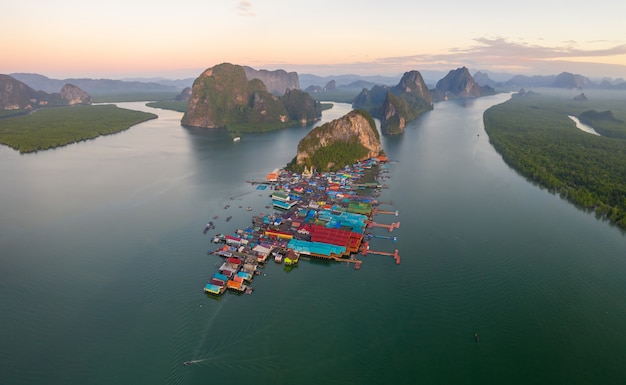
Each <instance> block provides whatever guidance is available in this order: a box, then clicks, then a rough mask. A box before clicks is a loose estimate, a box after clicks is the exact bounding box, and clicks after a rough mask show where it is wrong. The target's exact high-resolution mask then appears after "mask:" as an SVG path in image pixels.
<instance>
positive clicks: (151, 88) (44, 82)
mask: <svg viewBox="0 0 626 385" xmlns="http://www.w3.org/2000/svg"><path fill="white" fill-rule="evenodd" d="M10 76H12V77H13V78H15V79H17V80H19V81H21V82H23V83H25V84H27V85H28V86H29V87H31V88H33V89H35V90H38V91H44V92H48V93H51V92H58V91H59V90H60V89H61V88H62V87H63V86H64V85H65V84H68V83H69V84H73V85H75V86H76V87H79V88H80V89H82V90H83V91H85V92H87V93H89V94H90V95H92V96H93V95H111V94H131V93H159V92H162V93H166V92H167V93H178V92H180V91H181V90H182V88H179V87H177V86H174V85H165V84H160V83H154V82H139V81H124V80H113V79H86V78H81V79H72V78H70V79H50V78H48V77H46V76H43V75H39V74H29V73H14V74H10ZM189 84H191V82H190V83H189Z"/></svg>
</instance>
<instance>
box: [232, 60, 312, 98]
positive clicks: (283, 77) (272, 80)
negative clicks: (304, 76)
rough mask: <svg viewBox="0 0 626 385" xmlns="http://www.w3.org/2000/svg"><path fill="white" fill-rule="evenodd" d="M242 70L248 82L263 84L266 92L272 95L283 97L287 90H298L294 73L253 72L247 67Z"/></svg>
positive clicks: (298, 83) (298, 81) (297, 81)
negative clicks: (253, 80)
mask: <svg viewBox="0 0 626 385" xmlns="http://www.w3.org/2000/svg"><path fill="white" fill-rule="evenodd" d="M243 69H244V71H245V72H246V77H247V78H248V80H252V79H259V80H260V81H262V82H263V84H265V87H266V88H267V90H268V91H269V92H271V93H272V94H274V95H283V94H284V93H285V92H286V91H287V90H299V89H300V79H299V78H298V74H297V73H296V72H287V71H285V70H275V71H268V70H255V69H254V68H251V67H248V66H244V67H243Z"/></svg>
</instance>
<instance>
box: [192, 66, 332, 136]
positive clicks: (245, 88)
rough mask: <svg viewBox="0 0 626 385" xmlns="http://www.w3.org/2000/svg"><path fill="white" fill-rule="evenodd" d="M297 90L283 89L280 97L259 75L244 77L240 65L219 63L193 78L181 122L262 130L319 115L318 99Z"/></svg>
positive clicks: (304, 121) (313, 119)
mask: <svg viewBox="0 0 626 385" xmlns="http://www.w3.org/2000/svg"><path fill="white" fill-rule="evenodd" d="M297 92H298V93H297V94H296V93H293V94H292V93H287V94H285V96H283V97H282V98H281V97H278V96H275V95H272V94H271V93H269V92H268V91H267V88H266V87H265V84H264V83H263V82H262V81H261V80H260V79H257V78H254V79H252V80H248V78H247V77H246V73H245V71H244V68H243V67H241V66H238V65H234V64H230V63H223V64H219V65H216V66H214V67H212V68H209V69H207V70H205V71H204V72H203V73H202V74H201V75H200V76H199V77H198V78H197V79H196V80H195V81H194V83H193V86H192V88H191V96H190V98H189V104H188V108H187V112H185V114H184V115H183V118H182V120H181V123H182V124H183V125H186V126H193V127H205V128H217V127H226V128H227V129H229V130H230V129H233V130H234V131H241V130H245V131H264V130H267V129H268V128H267V127H268V126H267V125H274V126H273V128H279V127H284V126H285V125H288V124H290V123H291V124H298V123H308V122H313V121H315V120H317V119H319V117H320V116H321V106H320V104H319V102H316V101H315V100H313V98H311V96H310V95H309V94H306V93H301V92H300V91H298V90H297ZM310 111H313V112H310ZM244 125H245V126H246V127H245V128H244V127H243V126H244ZM269 129H271V128H269Z"/></svg>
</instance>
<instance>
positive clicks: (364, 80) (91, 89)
mask: <svg viewBox="0 0 626 385" xmlns="http://www.w3.org/2000/svg"><path fill="white" fill-rule="evenodd" d="M244 68H245V69H246V75H247V76H248V78H249V79H250V78H252V77H254V78H259V79H260V80H261V81H263V82H264V84H266V87H267V88H268V91H270V92H272V93H274V94H276V95H282V94H283V93H284V91H285V90H286V89H287V88H290V89H294V88H298V89H303V90H304V89H307V88H308V90H309V91H310V92H316V90H317V91H319V90H323V89H324V88H327V86H328V85H329V84H332V86H333V87H334V89H335V90H337V91H340V90H342V91H352V92H354V93H355V95H356V94H358V93H359V92H360V91H361V90H362V89H364V88H367V89H371V88H373V87H374V86H376V85H383V86H393V85H395V84H398V82H399V81H400V79H401V77H402V74H398V75H397V76H362V75H356V74H344V75H333V76H318V75H313V74H297V73H295V72H286V71H282V70H277V71H265V70H255V69H252V68H250V67H244ZM279 72H284V74H283V73H279ZM447 73H448V72H447V71H420V74H422V78H423V79H424V82H425V83H426V84H427V86H428V87H429V88H430V89H433V88H435V85H436V84H437V82H439V81H440V80H441V79H443V78H444V77H445V76H446V74H447ZM276 74H279V75H280V76H278V77H276ZM9 75H10V76H12V77H13V78H15V79H17V80H19V81H21V82H23V83H25V84H27V85H28V86H29V87H31V88H33V89H34V90H38V91H39V90H40V91H44V92H47V93H53V92H58V90H60V89H61V88H62V87H63V86H64V85H65V84H68V83H69V84H73V85H75V86H77V87H79V88H80V89H82V90H84V91H85V92H87V93H89V94H90V95H92V96H100V95H112V94H133V93H135V94H137V93H175V94H177V93H180V92H181V91H182V90H183V89H185V88H187V87H191V86H192V84H193V81H194V80H195V78H187V79H177V80H173V79H166V78H155V77H153V78H128V79H123V80H113V79H89V78H69V79H51V78H48V77H46V76H44V75H40V74H34V73H13V74H9ZM473 77H474V81H475V82H476V83H477V84H478V85H480V86H490V87H492V88H494V89H496V90H497V91H518V90H519V89H520V88H522V87H525V88H532V87H558V88H572V89H576V88H578V89H582V88H600V89H621V90H626V81H625V80H624V79H622V78H618V79H611V78H603V79H594V80H591V79H589V78H587V77H585V76H583V75H579V74H572V73H569V72H562V73H561V74H557V75H537V76H528V75H511V74H504V73H493V72H484V71H477V72H476V73H475V74H474V76H473Z"/></svg>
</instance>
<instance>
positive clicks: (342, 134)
mask: <svg viewBox="0 0 626 385" xmlns="http://www.w3.org/2000/svg"><path fill="white" fill-rule="evenodd" d="M380 152H381V144H380V137H379V135H378V131H377V129H376V125H375V123H374V120H373V119H372V117H371V116H369V114H368V113H367V112H365V111H362V110H354V111H351V112H350V113H348V114H346V115H345V116H343V117H341V118H339V119H335V120H333V121H331V122H328V123H325V124H323V125H321V126H318V127H316V128H314V129H313V130H311V131H310V132H309V133H308V134H307V135H306V136H305V137H304V138H303V139H302V140H301V141H300V143H299V144H298V154H297V155H296V163H297V164H298V165H307V166H313V167H315V168H316V169H318V170H327V169H332V168H333V167H338V168H340V167H343V166H345V165H348V164H352V163H354V162H357V161H360V160H364V159H368V158H370V157H373V156H378V155H379V154H380Z"/></svg>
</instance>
